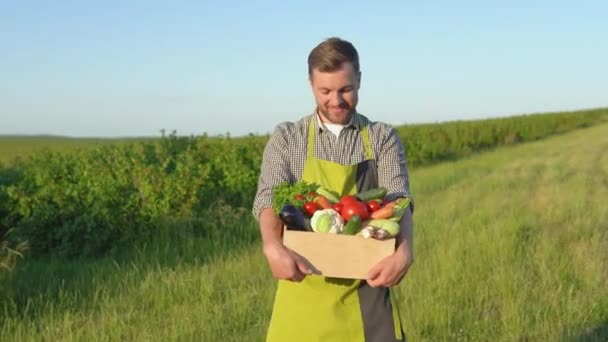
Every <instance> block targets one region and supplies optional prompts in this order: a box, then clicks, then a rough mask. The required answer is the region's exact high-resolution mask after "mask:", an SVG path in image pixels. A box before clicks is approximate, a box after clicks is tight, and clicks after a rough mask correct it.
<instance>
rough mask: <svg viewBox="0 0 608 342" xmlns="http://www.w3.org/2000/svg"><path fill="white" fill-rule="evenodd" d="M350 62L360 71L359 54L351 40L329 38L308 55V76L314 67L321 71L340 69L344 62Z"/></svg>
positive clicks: (356, 70)
mask: <svg viewBox="0 0 608 342" xmlns="http://www.w3.org/2000/svg"><path fill="white" fill-rule="evenodd" d="M345 62H350V63H352V65H353V68H354V69H355V72H357V73H358V72H359V54H358V53H357V49H355V47H354V46H353V44H351V43H350V42H348V41H346V40H343V39H340V38H338V37H332V38H328V39H326V40H325V41H323V42H321V43H320V44H319V45H317V46H316V47H315V48H314V49H312V51H311V52H310V54H309V55H308V76H311V75H312V71H313V70H314V69H318V70H319V71H321V72H331V71H335V70H338V69H339V68H340V66H341V65H342V63H345Z"/></svg>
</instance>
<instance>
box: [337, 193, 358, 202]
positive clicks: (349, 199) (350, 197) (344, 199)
mask: <svg viewBox="0 0 608 342" xmlns="http://www.w3.org/2000/svg"><path fill="white" fill-rule="evenodd" d="M358 201H359V200H358V199H357V197H355V196H353V195H344V196H342V198H341V199H340V202H338V203H342V204H346V203H352V202H358Z"/></svg>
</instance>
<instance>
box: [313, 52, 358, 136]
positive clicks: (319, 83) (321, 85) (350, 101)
mask: <svg viewBox="0 0 608 342" xmlns="http://www.w3.org/2000/svg"><path fill="white" fill-rule="evenodd" d="M360 81H361V74H360V73H357V72H355V70H354V69H353V65H352V64H351V63H343V64H342V66H341V67H340V69H338V70H336V71H332V72H320V71H319V70H317V69H313V71H312V75H311V77H310V85H311V87H312V91H313V93H314V95H315V101H316V102H317V107H318V109H319V112H320V114H321V116H323V118H324V119H326V120H329V121H330V122H333V123H338V124H347V123H348V122H349V121H350V118H351V114H352V113H354V111H355V109H356V107H357V101H358V100H359V98H358V91H359V83H360Z"/></svg>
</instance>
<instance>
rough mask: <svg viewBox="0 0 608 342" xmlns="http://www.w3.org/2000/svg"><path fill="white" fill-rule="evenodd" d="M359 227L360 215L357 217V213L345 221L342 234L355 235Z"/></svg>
mask: <svg viewBox="0 0 608 342" xmlns="http://www.w3.org/2000/svg"><path fill="white" fill-rule="evenodd" d="M359 229H361V217H359V215H353V216H351V218H350V220H348V222H346V225H345V226H344V232H343V234H346V235H355V234H357V233H358V232H359Z"/></svg>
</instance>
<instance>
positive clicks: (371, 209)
mask: <svg viewBox="0 0 608 342" xmlns="http://www.w3.org/2000/svg"><path fill="white" fill-rule="evenodd" d="M378 209H380V203H378V201H369V202H367V210H369V212H370V213H373V212H374V211H376V210H378Z"/></svg>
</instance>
